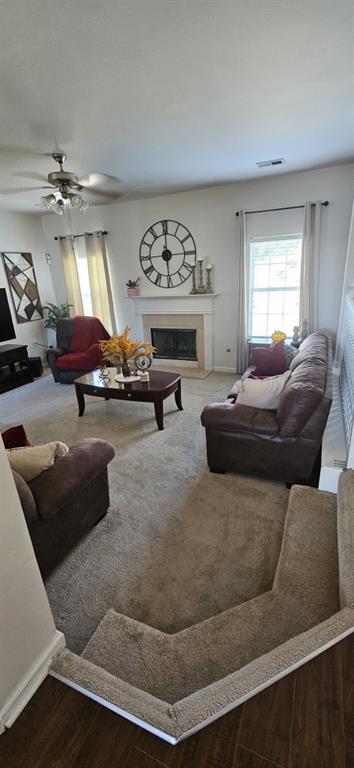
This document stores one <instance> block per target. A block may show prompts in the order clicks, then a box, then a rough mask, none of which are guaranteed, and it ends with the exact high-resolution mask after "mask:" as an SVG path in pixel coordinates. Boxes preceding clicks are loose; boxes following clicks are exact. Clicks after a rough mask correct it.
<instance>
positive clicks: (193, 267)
mask: <svg viewBox="0 0 354 768" xmlns="http://www.w3.org/2000/svg"><path fill="white" fill-rule="evenodd" d="M196 266H197V265H196V264H195V263H194V264H193V265H192V281H193V287H192V290H191V291H189V293H190V294H195V293H198V291H197V279H196V274H195V269H196Z"/></svg>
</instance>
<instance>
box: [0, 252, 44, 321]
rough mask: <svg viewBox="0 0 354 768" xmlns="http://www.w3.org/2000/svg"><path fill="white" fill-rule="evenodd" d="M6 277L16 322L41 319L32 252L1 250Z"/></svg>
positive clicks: (41, 310)
mask: <svg viewBox="0 0 354 768" xmlns="http://www.w3.org/2000/svg"><path fill="white" fill-rule="evenodd" d="M2 258H3V260H4V267H5V272H6V277H7V280H8V283H9V287H10V293H11V298H12V303H13V305H14V310H15V314H16V322H17V323H19V324H20V323H28V322H29V321H30V320H42V318H43V309H42V304H41V300H40V298H39V291H38V285H37V278H36V273H35V271H34V266H33V260H32V254H31V253H17V252H13V251H2Z"/></svg>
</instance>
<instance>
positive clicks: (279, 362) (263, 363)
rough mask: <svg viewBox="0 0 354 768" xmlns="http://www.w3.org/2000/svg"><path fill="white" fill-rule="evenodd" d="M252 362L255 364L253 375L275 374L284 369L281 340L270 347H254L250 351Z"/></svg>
mask: <svg viewBox="0 0 354 768" xmlns="http://www.w3.org/2000/svg"><path fill="white" fill-rule="evenodd" d="M251 359H252V364H253V365H255V366H256V370H255V371H253V374H254V376H277V375H278V374H279V373H284V371H285V370H286V356H285V346H284V342H283V341H278V342H276V343H275V344H272V346H271V347H255V348H254V349H252V353H251Z"/></svg>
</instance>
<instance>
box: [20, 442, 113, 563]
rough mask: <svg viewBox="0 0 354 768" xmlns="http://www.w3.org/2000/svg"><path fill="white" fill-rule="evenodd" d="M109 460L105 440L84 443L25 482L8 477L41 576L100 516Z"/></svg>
mask: <svg viewBox="0 0 354 768" xmlns="http://www.w3.org/2000/svg"><path fill="white" fill-rule="evenodd" d="M113 456H114V448H113V446H112V445H111V444H110V443H107V442H106V440H100V439H98V438H87V439H85V440H80V442H79V443H76V445H73V446H71V448H70V449H69V453H67V454H66V455H65V456H62V457H61V458H59V459H57V460H56V462H55V464H53V466H52V467H50V468H49V469H47V470H46V471H45V472H42V474H40V475H39V476H38V477H36V478H35V479H34V480H32V481H31V482H30V483H26V482H25V480H23V478H22V477H20V475H18V474H17V473H16V472H13V475H14V478H15V483H16V487H17V491H18V494H19V497H20V501H21V505H22V509H23V512H24V515H25V518H26V522H27V526H28V530H29V533H30V536H31V539H32V544H33V548H34V551H35V555H36V558H37V560H38V565H39V568H40V571H41V573H42V576H44V577H45V576H48V574H49V573H50V572H51V571H52V570H53V568H55V566H56V565H57V564H58V563H59V562H60V560H62V558H63V557H64V555H66V553H67V552H68V551H69V550H70V549H72V547H74V546H75V544H77V543H78V542H79V540H80V539H81V538H82V536H84V535H85V534H86V533H88V531H90V530H91V528H93V526H94V525H95V524H96V523H97V522H98V521H99V520H100V519H101V518H102V517H104V515H105V514H106V512H107V509H108V506H109V491H108V477H107V464H109V462H110V461H111V460H112V459H113Z"/></svg>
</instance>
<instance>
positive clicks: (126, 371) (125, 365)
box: [122, 360, 130, 378]
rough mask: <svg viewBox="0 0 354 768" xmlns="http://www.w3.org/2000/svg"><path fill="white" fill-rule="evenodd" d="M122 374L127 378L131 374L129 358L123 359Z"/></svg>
mask: <svg viewBox="0 0 354 768" xmlns="http://www.w3.org/2000/svg"><path fill="white" fill-rule="evenodd" d="M122 374H123V376H125V377H126V378H129V376H130V368H129V364H128V361H127V360H123V362H122Z"/></svg>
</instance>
